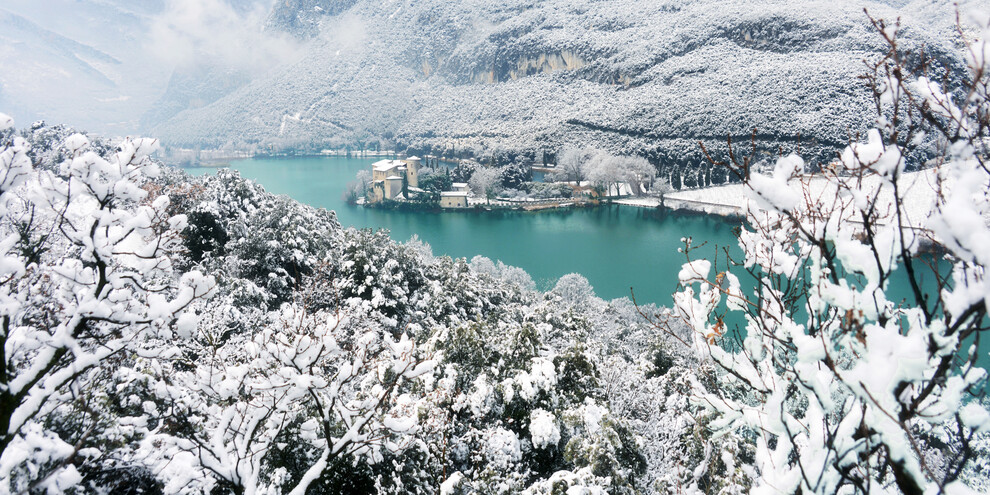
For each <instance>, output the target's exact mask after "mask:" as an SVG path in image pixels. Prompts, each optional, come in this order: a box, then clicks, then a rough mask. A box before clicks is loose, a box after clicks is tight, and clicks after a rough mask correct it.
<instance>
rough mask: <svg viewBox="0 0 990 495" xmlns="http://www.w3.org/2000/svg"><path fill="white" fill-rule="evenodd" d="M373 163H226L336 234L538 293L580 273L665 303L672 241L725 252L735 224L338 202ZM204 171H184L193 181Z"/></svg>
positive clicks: (614, 211)
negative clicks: (322, 212)
mask: <svg viewBox="0 0 990 495" xmlns="http://www.w3.org/2000/svg"><path fill="white" fill-rule="evenodd" d="M376 160H377V159H358V158H342V157H305V158H300V157H297V158H276V159H268V158H265V159H251V160H240V161H235V162H232V163H231V164H230V167H231V168H234V169H236V170H238V171H240V173H241V175H242V176H243V177H246V178H249V179H254V180H256V181H258V182H259V183H261V184H262V185H264V187H265V189H266V190H268V191H270V192H273V193H276V194H287V195H289V196H291V197H292V198H294V199H296V200H298V201H301V202H303V203H306V204H309V205H312V206H316V207H321V208H326V209H329V210H334V211H336V212H337V218H338V219H339V220H340V223H341V224H342V225H344V226H345V227H357V228H372V229H388V230H389V231H390V232H391V236H392V238H393V239H395V240H397V241H406V240H409V239H410V238H411V237H412V236H413V235H416V236H419V238H420V239H421V240H423V241H425V242H426V243H428V244H429V245H430V246H431V247H432V248H433V252H434V254H437V255H449V256H452V257H456V258H468V259H470V258H472V257H474V256H476V255H481V256H486V257H488V258H491V259H492V260H500V261H502V262H503V263H505V264H507V265H512V266H518V267H520V268H522V269H524V270H526V271H527V272H528V273H529V274H530V275H531V276H532V277H533V280H534V281H536V283H537V286H538V287H539V288H540V289H549V288H552V287H553V284H554V283H556V281H557V279H558V278H560V277H561V276H562V275H566V274H568V273H580V274H581V275H583V276H585V277H586V278H587V279H588V281H590V282H591V284H592V286H594V288H595V292H596V293H597V294H598V295H599V296H600V297H603V298H605V299H613V298H617V297H627V296H629V295H630V287H632V288H633V289H634V290H635V293H636V300H637V301H638V302H651V303H657V304H661V305H666V306H669V305H670V304H671V294H672V293H673V291H674V288H675V286H676V283H677V272H678V271H679V270H680V266H681V264H682V263H683V262H684V255H683V254H680V253H678V252H677V248H679V247H681V246H682V243H681V241H680V239H681V238H682V237H693V238H694V240H695V244H696V245H697V244H699V243H700V242H702V241H707V242H708V243H709V244H708V245H707V246H706V247H705V248H704V251H702V252H703V253H704V254H705V255H706V256H711V255H713V254H714V247H715V246H716V245H718V246H724V245H733V246H734V245H735V238H734V236H733V234H732V229H733V228H734V227H735V226H737V225H738V222H731V221H726V220H722V219H718V218H713V217H707V216H702V215H684V214H676V213H675V214H671V213H663V212H658V211H656V210H652V209H644V208H634V207H628V206H608V207H601V208H585V209H575V210H562V211H542V212H521V211H496V212H476V211H443V212H435V213H434V212H415V213H413V212H399V211H388V210H379V209H374V208H363V207H360V206H354V205H348V204H347V203H346V202H345V201H344V199H343V197H344V190H345V188H346V186H347V183H348V182H351V181H353V180H354V176H355V174H356V173H357V172H358V171H359V170H369V169H370V166H371V164H372V163H373V162H374V161H376ZM211 171H212V169H188V172H189V173H191V174H194V175H200V174H204V173H210V172H211Z"/></svg>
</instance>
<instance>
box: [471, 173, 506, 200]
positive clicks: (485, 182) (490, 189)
mask: <svg viewBox="0 0 990 495" xmlns="http://www.w3.org/2000/svg"><path fill="white" fill-rule="evenodd" d="M468 185H469V186H470V187H471V191H472V192H474V193H475V194H477V195H478V196H483V197H485V198H487V199H488V200H489V201H491V199H492V198H494V197H495V194H496V193H498V188H499V171H498V169H497V168H492V167H478V169H477V170H475V171H474V173H473V174H471V179H470V180H469V181H468Z"/></svg>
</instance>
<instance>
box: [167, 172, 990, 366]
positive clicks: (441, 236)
mask: <svg viewBox="0 0 990 495" xmlns="http://www.w3.org/2000/svg"><path fill="white" fill-rule="evenodd" d="M375 161H377V159H371V158H367V159H361V158H342V157H293V158H255V159H250V160H239V161H234V162H231V163H230V167H231V168H233V169H235V170H238V171H239V172H240V173H241V175H242V176H243V177H246V178H249V179H253V180H255V181H257V182H258V183H260V184H262V185H263V186H264V187H265V189H266V190H268V191H270V192H273V193H276V194H285V195H288V196H290V197H292V198H294V199H296V200H298V201H301V202H303V203H306V204H309V205H312V206H316V207H320V208H326V209H328V210H333V211H335V212H336V213H337V218H338V220H340V223H341V224H342V225H343V226H344V227H356V228H371V229H388V230H389V231H390V233H391V237H392V239H394V240H396V241H407V240H409V239H410V238H412V237H413V236H418V237H419V238H420V239H421V240H422V241H424V242H426V243H428V244H429V245H430V246H431V247H432V248H433V253H434V254H436V255H448V256H451V257H455V258H467V259H471V258H473V257H474V256H477V255H481V256H485V257H488V258H491V259H492V260H500V261H502V262H503V263H505V264H507V265H512V266H517V267H520V268H522V269H524V270H526V272H528V273H529V274H530V276H532V277H533V280H534V281H535V282H536V284H537V287H538V288H539V289H541V290H548V289H551V288H553V285H554V284H555V283H556V281H557V279H559V278H560V277H561V276H563V275H566V274H568V273H580V274H581V275H583V276H584V277H586V278H587V279H588V281H589V282H591V285H592V286H593V287H594V288H595V292H596V293H597V294H598V296H599V297H602V298H605V299H614V298H619V297H629V296H630V288H632V289H633V290H634V291H635V294H636V301H637V302H639V303H655V304H658V305H662V306H671V304H672V297H671V294H673V292H674V290H675V288H676V285H677V272H679V271H680V269H681V265H682V264H683V263H684V262H685V256H684V255H683V254H682V253H679V252H678V251H677V249H678V248H680V247H682V246H683V243H682V242H681V238H682V237H691V238H692V239H693V241H694V242H693V244H694V245H695V246H698V245H700V244H701V243H702V242H705V243H707V244H706V245H705V246H704V247H703V248H700V249H699V250H698V251H696V254H695V257H706V258H708V259H712V257H713V256H714V255H715V249H716V247H718V249H719V252H720V253H721V248H722V247H723V246H731V247H734V248H735V246H736V239H735V236H734V235H733V230H734V229H735V228H737V227H738V226H739V225H740V222H739V221H731V220H727V219H723V218H719V217H711V216H705V215H697V214H679V213H669V212H662V211H657V210H653V209H645V208H635V207H630V206H615V205H613V206H603V207H599V208H582V209H574V210H560V211H541V212H523V211H494V212H477V211H449V210H448V211H442V212H401V211H391V210H379V209H375V208H364V207H361V206H355V205H349V204H347V202H346V201H344V191H345V189H346V187H347V183H349V182H351V181H353V180H354V177H355V174H357V172H358V171H359V170H370V167H371V164H372V163H374V162H375ZM215 170H216V169H214V168H191V169H186V171H187V172H189V173H190V174H192V175H203V174H209V173H213V172H214V171H215ZM739 253H740V252H739V250H738V248H735V253H734V256H736V257H738V255H739ZM718 259H719V260H720V261H722V260H724V259H725V257H724V255H723V254H720V255H719V257H718ZM942 263H945V262H944V261H943V262H942ZM944 269H945V270H947V269H948V265H944ZM905 275H906V274H905V272H904V270H898V271H895V272H894V273H893V274H892V278H891V281H890V285H889V286H888V290H887V297H888V298H889V299H890V300H892V301H899V300H902V299H905V298H906V299H908V300H910V299H911V297H910V294H911V292H910V288H909V286H908V284H907V282H906V278H905ZM929 275H930V274H929ZM928 278H929V279H930V278H931V277H928ZM743 281H744V283H746V278H745V277H744V278H743ZM933 282H934V280H926V279H925V278H922V288H923V290H925V291H926V292H932V291H934V289H935V287H936V286H935V284H934V283H933ZM730 321H731V323H730V326H735V324H740V323H742V319H741V317H739V316H738V315H734V316H733V319H732V320H730ZM980 347H981V349H982V352H981V359H980V361H981V364H982V365H984V366H986V365H987V363H988V360H987V359H988V358H987V351H988V350H990V341H988V342H983V343H981V346H980Z"/></svg>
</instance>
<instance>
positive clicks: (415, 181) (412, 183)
mask: <svg viewBox="0 0 990 495" xmlns="http://www.w3.org/2000/svg"><path fill="white" fill-rule="evenodd" d="M420 162H421V160H420V159H419V157H416V156H410V157H409V158H406V159H405V160H402V163H405V164H406V180H407V181H408V182H409V187H419V166H420Z"/></svg>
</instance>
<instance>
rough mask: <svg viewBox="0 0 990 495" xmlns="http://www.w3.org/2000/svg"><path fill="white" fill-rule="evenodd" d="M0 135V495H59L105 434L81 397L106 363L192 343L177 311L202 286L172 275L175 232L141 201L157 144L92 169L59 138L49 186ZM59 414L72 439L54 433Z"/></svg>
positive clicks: (161, 213)
mask: <svg viewBox="0 0 990 495" xmlns="http://www.w3.org/2000/svg"><path fill="white" fill-rule="evenodd" d="M11 126H12V122H11V120H10V119H9V117H7V116H5V115H0V146H2V148H0V238H2V241H0V259H2V262H0V266H2V268H0V271H2V275H0V278H2V286H0V312H2V315H0V318H2V325H3V329H2V332H0V344H2V349H3V358H2V359H3V362H2V363H0V491H4V492H25V491H47V492H48V493H60V492H62V491H65V490H67V489H69V488H71V487H72V486H73V485H74V484H75V483H77V482H78V481H80V480H81V475H80V474H79V471H78V470H77V468H76V466H77V465H80V464H83V463H84V461H85V460H88V459H94V458H98V457H99V456H100V455H101V451H100V450H99V449H98V448H97V447H98V445H99V443H98V442H96V441H95V439H94V438H93V436H94V432H97V431H99V428H100V426H101V423H103V422H105V421H110V422H113V421H115V418H106V417H103V416H102V415H101V411H102V410H101V409H100V408H96V407H94V406H91V405H90V404H88V403H87V401H86V397H87V395H88V394H89V393H90V390H89V389H90V387H91V385H92V383H93V382H94V381H95V380H97V379H98V378H99V377H100V375H104V374H105V372H106V369H105V367H107V366H108V363H110V362H111V360H119V359H126V358H129V357H130V356H132V355H134V354H141V355H144V356H155V355H158V354H160V353H165V354H167V353H169V352H170V351H171V347H170V346H159V345H150V344H149V343H153V342H160V341H167V340H169V339H171V338H172V337H173V335H176V334H178V335H181V334H184V333H188V332H190V331H192V329H194V328H195V326H196V320H195V318H194V316H192V315H190V314H189V313H186V312H185V310H186V309H187V308H188V307H189V306H190V304H192V303H194V302H195V301H196V300H197V299H200V298H203V297H206V296H207V295H208V294H209V293H210V292H211V291H212V290H213V282H212V280H211V279H209V278H207V277H205V276H203V275H201V274H199V273H198V272H188V273H186V274H184V275H183V276H182V277H181V279H178V277H177V276H176V274H174V273H173V269H172V258H171V255H174V254H175V252H176V251H178V250H179V249H180V248H181V242H180V238H179V233H180V232H181V231H182V229H183V228H184V227H185V224H186V218H185V216H184V215H172V214H171V212H170V209H169V198H168V197H167V196H155V195H154V194H152V193H151V192H149V190H148V189H146V188H144V186H145V185H146V179H147V177H155V176H156V175H157V174H158V168H157V166H156V165H155V163H154V162H153V161H152V160H151V159H150V158H149V155H150V154H151V153H153V152H154V151H155V150H156V149H157V147H158V143H157V141H155V140H151V139H125V140H123V141H122V142H121V143H120V144H119V146H118V148H117V149H116V151H115V152H113V153H111V154H110V155H109V156H106V157H104V156H101V155H99V154H97V153H96V152H94V151H93V150H92V149H90V142H89V140H88V139H87V138H86V137H84V136H82V135H80V134H73V135H71V136H69V137H68V139H66V140H65V141H64V143H61V145H62V146H64V149H65V158H66V159H65V160H64V161H62V162H61V164H60V170H59V172H58V174H56V173H54V172H52V171H47V170H45V171H39V170H35V168H34V167H33V164H32V162H31V160H30V158H29V157H28V151H29V149H28V144H27V141H25V140H24V139H23V138H22V137H20V136H16V135H14V134H13V133H12V131H11V130H10V128H11ZM104 376H105V375H104ZM80 412H81V414H79V413H80ZM73 413H76V414H78V415H79V416H81V417H82V418H83V419H82V420H81V424H80V425H79V426H80V427H81V428H80V429H79V430H77V431H73V430H74V429H72V428H60V427H59V425H58V424H57V423H58V422H57V421H55V418H59V417H64V416H65V415H71V414H73Z"/></svg>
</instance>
